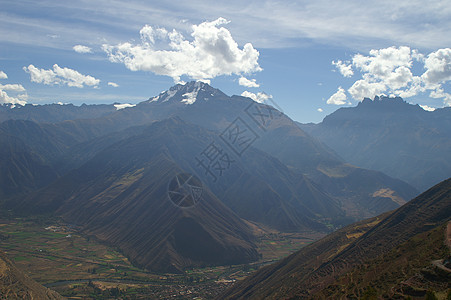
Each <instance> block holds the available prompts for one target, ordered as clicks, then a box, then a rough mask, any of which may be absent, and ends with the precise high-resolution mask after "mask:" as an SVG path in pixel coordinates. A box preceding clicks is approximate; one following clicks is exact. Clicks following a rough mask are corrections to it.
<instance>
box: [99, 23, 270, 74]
mask: <svg viewBox="0 0 451 300" xmlns="http://www.w3.org/2000/svg"><path fill="white" fill-rule="evenodd" d="M225 24H228V21H227V20H225V19H224V18H218V19H216V20H215V21H212V22H203V23H201V24H199V25H193V26H192V27H191V30H192V33H191V37H192V40H191V41H190V40H187V39H186V38H185V37H184V36H183V35H182V34H181V33H180V32H178V31H176V30H175V29H174V30H172V31H168V30H166V29H165V28H153V27H152V26H150V25H146V26H144V27H143V28H142V29H141V30H140V36H141V43H139V44H131V43H121V44H117V45H109V44H104V45H103V46H102V48H103V50H104V51H105V52H106V53H107V55H108V57H109V59H110V61H111V62H115V63H123V64H124V65H125V66H126V67H127V68H128V69H129V70H131V71H150V72H153V73H155V74H158V75H166V76H170V77H171V78H173V80H174V81H175V82H180V80H181V76H187V77H188V78H190V79H194V80H207V79H212V78H214V77H216V76H220V75H232V74H236V75H242V74H249V73H253V72H258V71H261V68H260V66H259V64H258V57H259V52H258V51H257V50H256V49H254V47H253V46H252V44H250V43H247V44H245V45H244V47H243V48H242V49H240V47H239V46H238V44H237V42H235V40H234V39H233V37H232V35H231V33H230V31H229V30H227V29H226V28H225V27H223V26H222V25H225Z"/></svg>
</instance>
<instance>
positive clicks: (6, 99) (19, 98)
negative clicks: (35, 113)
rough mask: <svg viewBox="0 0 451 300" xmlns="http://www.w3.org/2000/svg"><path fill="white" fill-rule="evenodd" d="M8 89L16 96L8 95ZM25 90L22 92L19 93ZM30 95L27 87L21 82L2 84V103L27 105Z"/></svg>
mask: <svg viewBox="0 0 451 300" xmlns="http://www.w3.org/2000/svg"><path fill="white" fill-rule="evenodd" d="M6 91H10V92H13V94H14V96H11V95H8V93H7V92H6ZM21 92H24V93H22V94H19V93H21ZM27 99H28V95H27V94H26V90H25V88H24V87H23V86H22V85H20V84H6V85H1V84H0V104H4V103H11V104H20V105H25V104H26V103H27ZM13 107H14V106H13Z"/></svg>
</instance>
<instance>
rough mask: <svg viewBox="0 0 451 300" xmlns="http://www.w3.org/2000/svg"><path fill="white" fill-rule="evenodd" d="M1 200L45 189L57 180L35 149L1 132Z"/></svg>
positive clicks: (51, 169)
mask: <svg viewBox="0 0 451 300" xmlns="http://www.w3.org/2000/svg"><path fill="white" fill-rule="evenodd" d="M0 170H1V172H0V199H1V200H5V198H8V197H11V196H13V195H24V194H26V193H27V192H30V191H32V190H35V189H37V188H40V187H43V186H45V185H47V184H49V183H50V182H52V181H53V180H54V179H56V178H57V174H56V172H55V171H54V170H53V168H52V167H51V166H49V165H47V164H46V163H45V162H44V160H43V159H42V158H41V157H40V156H39V155H37V154H36V153H35V152H34V151H33V149H31V148H30V147H28V146H27V145H26V144H25V143H24V142H23V141H22V140H20V139H19V138H17V137H14V136H10V135H7V134H2V133H1V132H0Z"/></svg>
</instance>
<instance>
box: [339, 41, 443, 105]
mask: <svg viewBox="0 0 451 300" xmlns="http://www.w3.org/2000/svg"><path fill="white" fill-rule="evenodd" d="M414 61H416V62H417V63H418V64H423V65H424V69H425V70H426V71H425V72H424V73H423V74H417V75H414V74H413V73H412V72H413V63H414ZM333 64H334V65H336V66H337V68H338V69H339V70H340V72H341V73H342V75H343V76H345V77H348V76H347V73H346V72H342V71H341V68H342V66H343V65H344V64H343V63H342V62H341V61H337V62H333ZM346 66H349V65H346ZM352 66H353V67H354V69H355V70H356V71H358V72H360V74H361V79H358V80H357V81H355V82H354V83H353V84H352V86H351V87H350V88H349V89H348V92H349V94H350V95H351V96H352V98H354V99H355V100H357V101H361V100H363V98H365V97H368V98H374V96H376V95H381V94H388V95H393V96H400V97H403V98H408V97H413V96H416V95H418V94H420V93H423V92H427V91H429V96H430V97H432V98H440V99H443V102H444V104H445V105H451V95H450V94H449V93H448V92H446V91H445V89H444V86H445V85H446V84H447V83H448V82H449V81H450V80H451V49H450V48H444V49H438V50H437V51H435V52H431V53H429V54H428V55H424V54H421V53H419V52H418V50H415V49H413V50H411V49H410V48H409V47H405V46H401V47H398V48H396V47H389V48H385V49H378V50H377V49H373V50H371V51H370V52H369V55H368V56H365V55H362V54H356V55H354V56H353V57H352ZM331 98H332V97H331ZM341 98H343V95H342V96H341ZM341 98H340V99H341ZM331 102H336V101H332V100H331ZM338 102H340V101H338ZM341 102H343V104H344V101H341Z"/></svg>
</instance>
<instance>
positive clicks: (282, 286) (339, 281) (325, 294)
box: [224, 179, 451, 299]
mask: <svg viewBox="0 0 451 300" xmlns="http://www.w3.org/2000/svg"><path fill="white" fill-rule="evenodd" d="M450 216H451V179H448V180H446V181H444V182H442V183H440V184H438V185H436V186H434V187H433V188H431V189H429V190H428V191H426V192H425V193H423V194H421V195H420V196H418V197H417V198H415V199H413V200H411V201H410V202H409V203H407V204H405V205H404V206H402V207H401V208H399V209H397V210H395V211H394V212H392V213H388V214H386V215H381V216H379V217H376V218H373V219H369V220H366V221H362V222H359V223H356V224H352V225H349V226H347V227H345V228H343V229H341V230H339V231H337V232H335V233H333V234H331V235H329V236H327V237H325V238H324V239H322V240H320V241H318V242H316V243H313V244H312V245H309V246H307V247H305V248H303V249H301V250H300V251H299V252H297V253H295V254H293V255H291V256H289V257H288V258H286V259H284V260H282V261H280V262H278V263H276V264H274V265H271V266H268V267H265V268H262V269H261V270H259V271H258V272H257V273H256V274H255V275H253V276H251V277H249V278H247V279H245V280H244V281H242V282H240V283H238V284H236V285H235V286H234V287H233V288H232V289H230V290H229V291H228V292H227V293H226V294H225V295H224V297H225V298H231V299H238V298H240V299H241V298H253V299H261V298H271V299H280V298H298V297H300V298H312V297H313V298H316V297H320V298H331V297H348V298H349V297H350V298H359V297H363V296H364V294H365V293H367V294H368V295H370V294H371V295H373V296H374V294H376V295H388V297H393V296H394V295H395V294H397V295H398V294H401V295H407V296H415V295H416V294H415V293H417V294H418V295H420V296H421V295H422V296H424V295H425V294H426V292H427V289H428V288H429V287H435V288H436V290H437V291H439V292H446V290H447V288H450V287H449V273H447V272H444V273H443V272H441V271H437V270H436V269H434V268H431V263H432V262H433V261H435V260H439V261H440V262H442V261H443V259H447V258H448V257H449V255H450V252H449V251H450V250H449V248H448V246H447V245H446V243H445V232H446V223H447V222H448V221H449V219H450ZM423 268H426V269H425V270H424V273H423V277H424V276H425V277H428V275H427V274H430V275H431V276H429V278H430V280H431V281H432V282H433V284H431V285H428V284H427V283H426V284H421V281H419V280H418V278H417V277H418V276H421V274H420V275H417V274H418V272H423V271H422V270H423ZM428 268H429V269H428ZM424 274H426V275H424ZM415 278H416V279H415ZM415 280H416V282H415ZM418 282H420V283H418ZM443 282H445V284H443ZM446 282H448V284H446ZM434 284H435V285H434ZM409 287H410V290H409Z"/></svg>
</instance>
